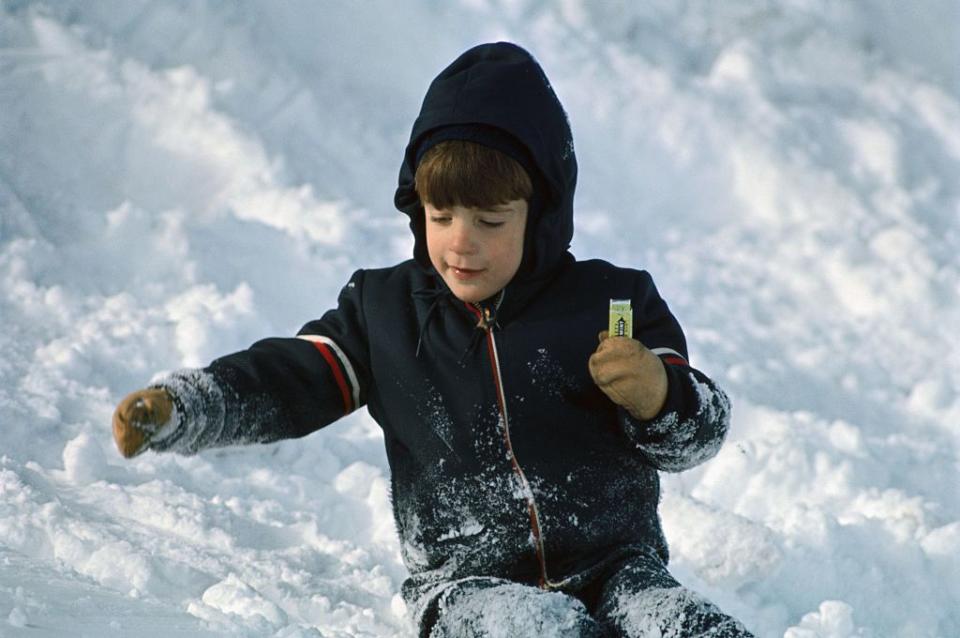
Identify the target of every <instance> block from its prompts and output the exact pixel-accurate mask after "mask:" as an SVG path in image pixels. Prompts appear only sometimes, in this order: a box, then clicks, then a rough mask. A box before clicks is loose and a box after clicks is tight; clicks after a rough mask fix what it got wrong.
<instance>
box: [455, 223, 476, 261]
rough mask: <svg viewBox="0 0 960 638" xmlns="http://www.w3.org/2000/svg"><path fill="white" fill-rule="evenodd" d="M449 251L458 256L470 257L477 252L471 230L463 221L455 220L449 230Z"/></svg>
mask: <svg viewBox="0 0 960 638" xmlns="http://www.w3.org/2000/svg"><path fill="white" fill-rule="evenodd" d="M450 250H451V251H453V252H455V253H457V254H458V255H470V254H473V253H475V252H476V251H477V242H476V238H475V237H474V234H473V228H471V225H470V224H469V223H465V222H464V221H463V220H455V221H454V223H453V226H452V228H451V229H450Z"/></svg>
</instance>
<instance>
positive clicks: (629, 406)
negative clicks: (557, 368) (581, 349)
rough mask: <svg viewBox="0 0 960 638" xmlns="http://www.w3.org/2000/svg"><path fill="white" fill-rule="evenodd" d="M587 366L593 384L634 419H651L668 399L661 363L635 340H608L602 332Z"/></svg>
mask: <svg viewBox="0 0 960 638" xmlns="http://www.w3.org/2000/svg"><path fill="white" fill-rule="evenodd" d="M588 363H589V367H590V376H592V377H593V381H594V383H596V384H597V386H598V387H599V388H600V389H601V390H603V393H604V394H606V395H607V396H608V397H610V400H611V401H613V402H614V403H616V404H617V405H619V406H622V407H623V408H625V409H626V410H627V412H629V413H630V416H632V417H633V418H635V419H641V420H647V419H652V418H653V417H655V416H656V415H657V413H658V412H660V409H661V408H662V407H663V404H664V402H665V401H666V400H667V371H666V370H664V368H663V362H662V361H660V357H658V356H657V355H655V354H653V352H651V351H650V350H649V349H647V347H646V346H644V345H643V344H642V343H640V342H639V341H637V340H636V339H631V338H630V337H610V336H609V335H608V334H607V331H606V330H604V331H603V332H601V333H600V346H599V347H598V348H597V351H596V352H594V353H593V355H591V356H590V361H589V362H588Z"/></svg>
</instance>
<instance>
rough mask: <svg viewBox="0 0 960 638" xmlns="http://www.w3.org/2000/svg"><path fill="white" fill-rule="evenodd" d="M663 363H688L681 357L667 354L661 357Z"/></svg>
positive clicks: (677, 364) (686, 364)
mask: <svg viewBox="0 0 960 638" xmlns="http://www.w3.org/2000/svg"><path fill="white" fill-rule="evenodd" d="M663 362H664V363H669V364H672V365H675V366H688V365H690V364H689V363H687V361H686V360H685V359H684V358H683V357H677V356H673V355H667V356H666V357H664V358H663Z"/></svg>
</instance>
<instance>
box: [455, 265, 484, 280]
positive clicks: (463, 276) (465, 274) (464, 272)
mask: <svg viewBox="0 0 960 638" xmlns="http://www.w3.org/2000/svg"><path fill="white" fill-rule="evenodd" d="M449 268H450V272H452V273H453V276H454V277H455V278H457V279H459V280H460V281H469V280H471V279H475V278H477V277H479V276H480V275H481V274H483V271H484V269H483V268H457V267H456V266H450V267H449Z"/></svg>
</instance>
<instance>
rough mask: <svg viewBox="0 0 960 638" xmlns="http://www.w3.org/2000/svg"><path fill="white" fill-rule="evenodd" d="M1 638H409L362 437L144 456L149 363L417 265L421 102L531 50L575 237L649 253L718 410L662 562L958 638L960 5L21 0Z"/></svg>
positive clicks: (205, 346) (361, 419)
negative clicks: (712, 447)
mask: <svg viewBox="0 0 960 638" xmlns="http://www.w3.org/2000/svg"><path fill="white" fill-rule="evenodd" d="M0 7H2V9H0V291H2V294H0V317H2V330H0V353H2V356H0V428H2V430H0V431H2V435H0V436H2V439H0V441H2V447H0V496H2V498H0V636H21V635H23V636H60V635H88V636H111V635H116V636H122V635H123V636H132V635H136V636H206V635H211V636H212V635H240V636H263V635H274V636H282V637H293V636H305V637H306V636H313V637H316V636H324V637H327V638H334V637H338V638H341V637H348V636H409V635H410V633H409V628H408V627H407V626H406V624H405V620H404V616H403V605H402V603H401V602H400V599H399V597H398V596H397V595H396V594H397V591H398V588H399V585H400V583H401V582H402V580H403V578H404V575H405V571H404V568H403V565H402V564H401V562H400V558H399V549H398V544H397V541H396V539H395V538H394V530H393V523H392V519H391V515H390V508H389V501H388V497H387V470H386V460H385V456H384V453H383V450H382V439H381V437H380V434H379V432H378V430H377V427H376V425H375V424H374V423H373V422H372V421H371V420H370V418H369V417H368V416H367V415H366V414H357V415H354V416H352V417H351V418H349V419H346V420H344V421H342V422H340V423H337V424H335V425H333V426H331V427H329V428H328V429H326V430H324V431H322V432H320V433H317V434H315V435H313V436H311V437H309V438H307V439H305V440H302V441H294V442H284V443H280V444H276V445H271V446H264V447H257V448H245V449H230V450H224V451H218V452H212V453H205V454H202V455H200V456H198V457H195V458H182V457H176V456H159V455H155V454H147V455H144V456H142V457H139V458H137V459H136V460H135V461H132V462H126V461H123V460H122V459H121V458H120V457H119V455H118V454H117V453H116V452H115V450H114V448H113V443H112V441H111V438H110V432H109V421H110V415H111V412H112V410H113V406H114V405H115V403H116V401H117V400H119V399H120V398H121V397H122V396H123V395H124V394H125V393H127V392H128V391H130V390H133V389H135V388H137V387H140V386H142V385H143V384H144V383H146V382H147V381H148V380H149V379H150V377H151V376H152V375H153V374H154V373H156V372H159V371H162V370H169V369H173V368H177V367H181V366H184V365H200V364H204V363H206V362H207V361H209V360H210V359H211V358H212V357H214V356H217V355H219V354H224V353H227V352H230V351H233V350H236V349H238V348H241V347H245V346H246V345H248V344H249V343H251V342H252V341H254V340H256V339H257V338H260V337H262V336H267V335H283V334H291V333H292V332H293V331H294V330H296V329H297V328H298V327H299V326H300V325H301V324H302V323H303V322H304V321H306V320H308V319H310V318H313V317H316V316H319V314H320V313H321V312H322V311H323V310H324V309H326V308H327V307H328V306H330V305H331V304H332V303H333V302H334V299H335V296H336V293H337V291H338V290H339V288H340V286H341V285H342V284H343V283H344V281H345V279H346V276H347V275H348V273H349V272H351V271H352V270H353V269H354V268H358V267H363V266H380V265H387V264H391V263H394V262H397V261H399V260H401V259H403V258H405V257H406V256H407V255H408V254H409V251H410V246H411V241H410V239H409V237H408V234H407V231H406V229H405V225H404V223H403V218H402V216H401V215H400V214H399V213H397V212H396V211H395V210H394V209H393V207H392V199H391V198H392V192H393V188H394V185H395V180H396V174H397V170H398V168H399V161H400V159H401V152H402V149H403V145H404V142H405V139H406V136H407V135H408V133H409V129H410V126H411V124H412V122H413V118H414V116H415V114H416V111H417V109H418V107H419V100H420V99H421V97H422V94H423V92H424V91H425V89H426V86H427V83H428V82H429V80H430V79H431V78H432V77H433V75H434V74H435V73H436V72H438V71H439V70H440V69H441V68H443V66H445V65H446V64H447V63H448V62H449V61H450V60H452V59H453V58H454V57H455V56H456V55H457V54H458V53H460V52H461V51H462V50H464V49H466V48H467V47H469V46H471V45H473V44H476V43H478V42H481V41H486V40H492V39H511V40H514V41H516V42H518V43H520V44H522V45H524V46H526V47H528V48H529V49H530V50H531V51H533V52H534V54H535V55H537V57H538V58H539V59H540V60H541V62H542V63H543V65H544V67H545V69H546V71H547V73H548V75H549V76H550V77H551V79H552V81H553V84H554V87H555V88H556V90H557V92H558V93H559V95H560V97H561V99H562V100H563V101H564V102H565V104H566V106H567V108H568V111H569V113H570V118H571V122H572V125H573V130H574V135H575V140H576V143H577V147H578V155H579V159H580V166H581V177H580V188H579V195H578V213H577V214H578V218H577V219H578V229H577V237H576V239H575V243H574V252H575V253H576V254H577V255H578V256H579V257H582V258H585V257H593V256H602V257H605V258H607V259H609V260H611V261H615V262H618V263H621V264H623V265H630V266H637V267H645V268H647V269H649V270H650V271H651V272H652V273H653V275H654V277H655V278H656V280H657V282H658V284H659V286H660V289H661V291H662V293H663V294H664V296H665V297H666V298H667V300H668V301H669V302H670V303H671V306H672V307H673V309H674V311H675V313H676V314H677V315H678V316H679V318H680V320H681V322H682V323H683V324H684V326H685V328H686V330H687V335H688V339H689V341H690V342H691V354H692V357H693V359H694V362H695V363H696V364H697V365H698V367H700V368H702V369H704V370H705V371H707V372H708V373H710V374H711V375H713V376H714V378H716V379H717V380H718V381H719V382H720V383H721V384H722V385H723V386H724V387H726V388H727V389H728V390H729V391H730V393H731V395H732V397H733V399H734V409H735V420H734V426H733V430H732V432H731V435H730V438H729V440H728V442H727V444H726V446H725V448H724V450H723V451H722V452H721V453H720V455H719V456H718V457H717V458H716V459H714V460H712V461H710V462H709V463H707V464H705V465H704V466H702V467H700V468H697V469H695V470H693V471H690V472H686V473H684V474H681V475H678V476H671V477H667V478H666V480H665V486H666V490H665V492H666V493H665V497H664V502H663V505H662V514H663V518H664V524H665V527H666V531H667V534H668V537H669V540H670V543H671V547H672V550H673V562H672V569H673V571H674V572H675V573H676V574H677V575H678V577H679V578H680V580H682V581H683V582H685V583H686V584H687V585H688V586H690V587H693V588H695V589H698V590H700V591H702V592H703V593H705V594H707V595H708V596H709V597H711V598H712V599H713V600H715V601H716V602H717V603H719V604H720V605H721V606H722V607H723V608H724V609H726V610H727V611H729V612H731V613H733V614H735V615H737V616H738V617H740V618H741V619H742V620H743V621H744V622H745V623H746V624H747V625H748V626H749V627H751V628H752V629H753V630H754V631H755V632H756V633H757V634H758V635H760V636H788V637H789V638H814V637H830V638H841V637H845V636H874V637H887V636H892V637H910V638H914V637H932V636H939V637H953V636H958V635H960V487H958V483H960V481H958V478H960V337H958V336H957V335H958V332H960V302H958V301H957V300H958V298H960V283H958V282H960V258H958V255H960V66H958V65H957V64H956V61H957V60H958V59H960V5H958V3H956V2H955V0H924V1H923V2H912V3H898V2H893V1H892V0H890V1H886V0H875V1H873V2H857V3H837V2H831V1H828V0H792V1H790V2H781V3H768V2H737V3H732V2H730V3H728V2H723V3H718V2H713V1H712V0H690V1H688V2H684V3H677V2H674V1H673V0H660V1H657V2H649V3H634V2H613V1H611V2H588V1H587V0H582V1H577V0H569V1H565V2H546V1H543V2H537V1H533V0H530V1H515V2H496V1H492V0H491V1H489V2H487V1H484V0H470V1H467V0H462V1H461V2H460V3H459V4H457V3H446V2H425V3H417V4H414V3H407V2H404V3H394V2H363V3H333V2H330V3H316V2H307V1H306V0H304V1H289V2H283V3H267V2H262V3H259V2H230V3H199V2H166V3H154V2H146V1H129V2H120V1H119V0H118V1H117V2H92V3H91V2H82V1H80V0H77V1H74V2H70V1H56V2H54V1H52V0H51V1H50V2H49V3H46V4H44V3H36V4H33V3H27V2H17V1H10V0H7V1H5V2H3V3H2V4H0Z"/></svg>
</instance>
